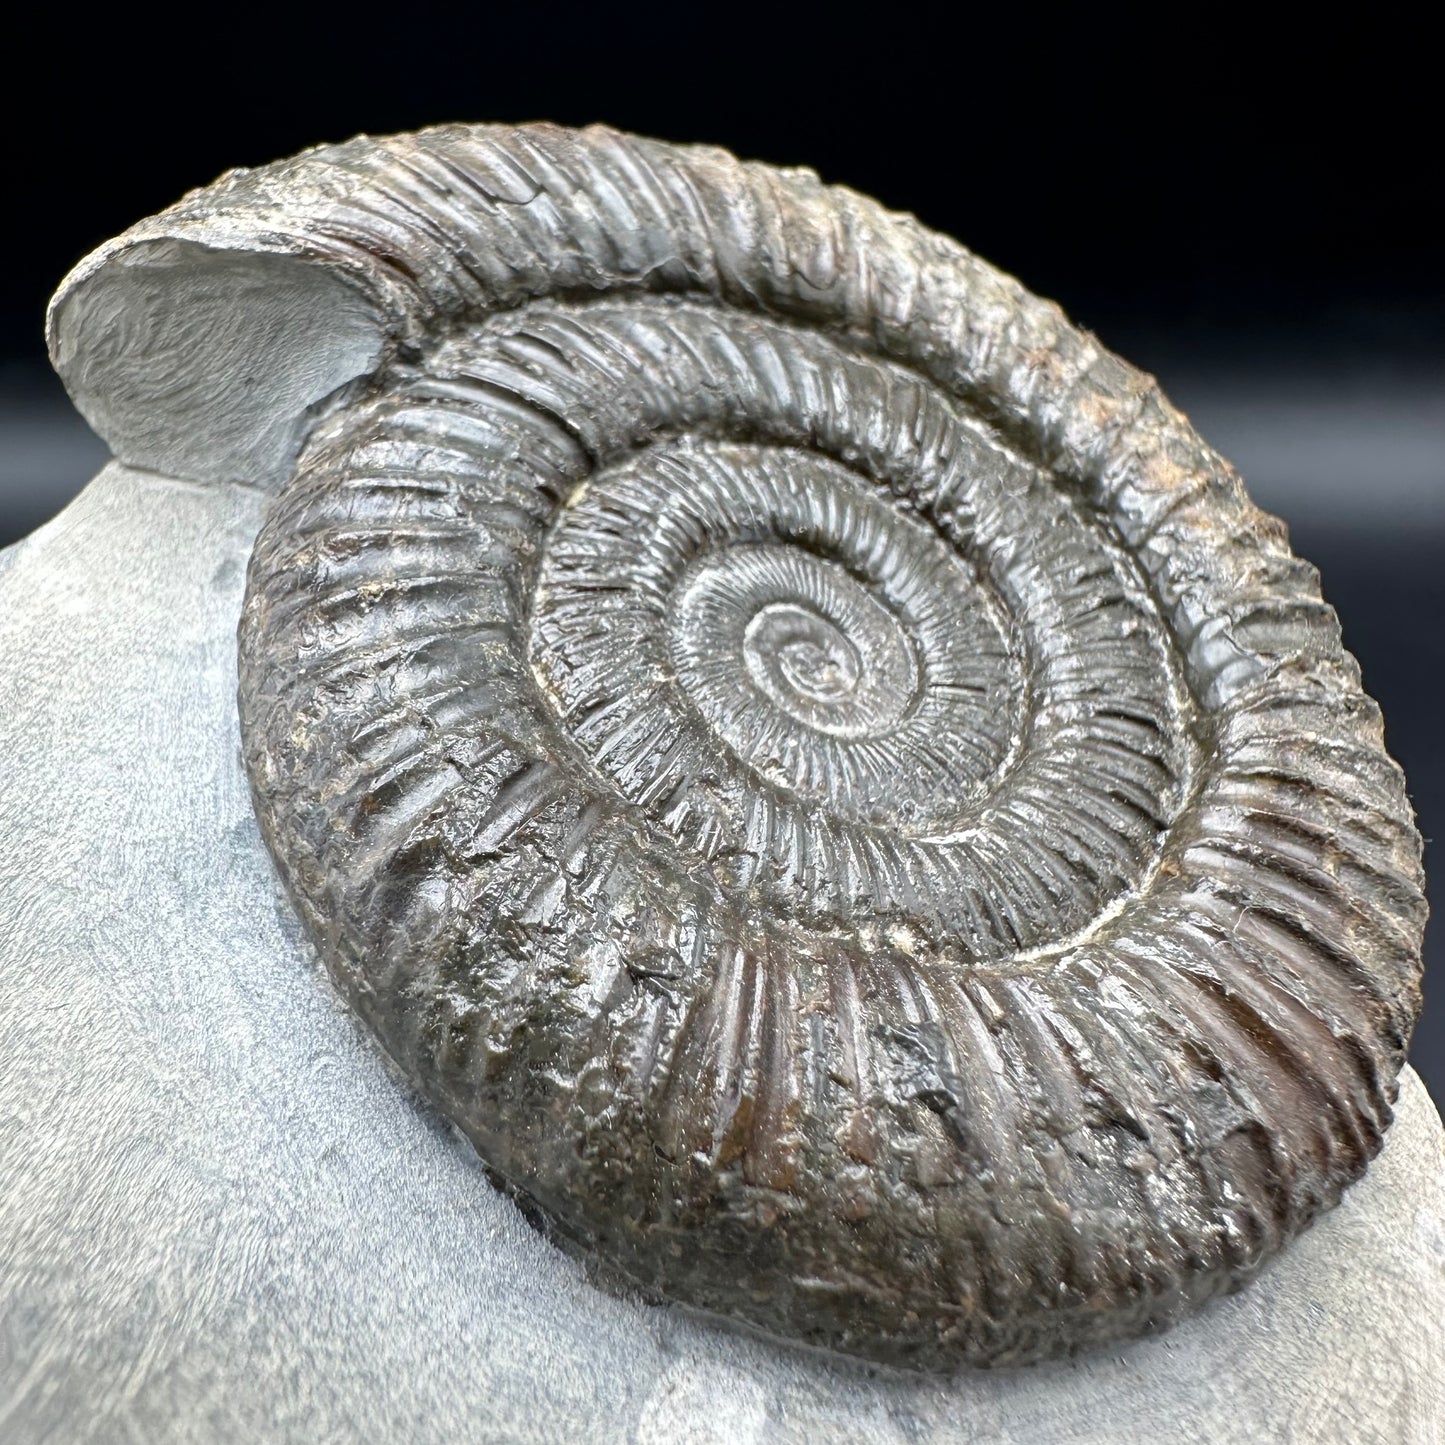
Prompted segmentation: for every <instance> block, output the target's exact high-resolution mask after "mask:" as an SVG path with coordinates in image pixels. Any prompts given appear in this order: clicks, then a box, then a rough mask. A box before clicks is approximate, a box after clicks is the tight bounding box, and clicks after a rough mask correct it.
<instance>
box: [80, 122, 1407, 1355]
mask: <svg viewBox="0 0 1445 1445" xmlns="http://www.w3.org/2000/svg"><path fill="white" fill-rule="evenodd" d="M52 338H53V351H54V356H55V360H56V365H57V367H58V369H59V370H60V371H61V373H62V375H63V376H64V377H65V379H66V382H67V384H68V386H69V387H70V390H71V392H72V395H73V396H74V397H75V399H76V401H77V404H78V405H79V406H80V407H81V409H82V411H84V412H85V414H86V416H87V417H88V418H89V419H90V420H91V422H92V424H93V425H94V426H95V427H96V429H97V430H98V431H100V432H101V434H102V435H103V436H105V437H106V439H107V440H109V441H110V442H111V443H112V445H113V446H114V447H115V449H116V450H117V452H118V454H120V455H122V456H123V457H124V458H125V460H127V461H128V462H130V463H132V464H133V465H136V466H142V467H152V468H155V469H157V470H160V471H165V472H169V473H173V474H177V475H182V476H196V477H202V478H210V479H227V478H239V479H241V480H247V481H252V482H258V483H264V484H267V485H272V486H279V491H278V493H277V495H276V497H275V499H274V501H273V503H272V504H271V506H270V509H269V512H268V516H267V519H266V521H265V524H264V526H263V528H262V531H261V534H260V537H259V540H258V542H257V544H256V547H255V551H254V553H253V556H252V560H251V563H250V570H249V577H248V583H247V599H246V605H245V611H244V616H243V619H242V624H241V633H240V660H241V676H240V714H241V724H242V733H243V741H244V750H245V759H246V766H247V769H248V772H249V775H250V779H251V784H252V789H253V793H254V798H255V805H256V811H257V815H258V818H259V820H260V823H261V826H262V829H263V832H264V835H265V838H266V840H267V843H268V845H269V847H270V849H271V852H272V854H273V856H274V858H275V861H276V864H277V866H278V868H279V870H280V872H281V874H282V876H283V878H284V879H285V882H286V887H287V889H288V891H289V894H290V897H291V899H292V900H293V902H294V903H295V905H296V907H297V909H298V911H299V912H300V914H301V916H302V917H303V919H304V920H305V922H306V924H307V927H308V929H309V932H310V935H311V937H312V939H313V941H314V943H315V945H316V948H317V949H318V951H319V953H320V955H321V957H322V958H323V960H324V961H325V963H326V965H327V967H328V969H329V970H330V972H331V974H332V976H333V977H334V978H335V980H336V983H337V985H338V987H339V988H340V989H341V991H342V993H343V994H344V996H345V997H346V998H347V999H348V1001H349V1002H350V1004H351V1006H352V1007H353V1008H354V1010H355V1011H356V1012H357V1013H358V1014H359V1015H360V1016H361V1017H362V1018H363V1019H365V1021H366V1022H367V1024H368V1025H369V1026H370V1028H371V1030H372V1031H373V1032H374V1033H375V1035H376V1037H377V1038H378V1039H379V1040H380V1042H381V1044H382V1046H383V1047H384V1048H385V1050H386V1051H387V1053H388V1054H389V1055H390V1056H391V1058H392V1059H393V1060H394V1061H395V1062H396V1063H397V1065H399V1066H400V1068H401V1070H402V1071H403V1072H404V1074H405V1075H406V1077H407V1078H408V1079H409V1080H411V1081H412V1082H413V1083H414V1084H415V1085H416V1086H417V1088H418V1089H419V1090H420V1091H421V1093H422V1094H423V1095H424V1096H425V1097H426V1099H427V1100H429V1101H430V1102H431V1103H432V1104H433V1105H434V1106H435V1107H436V1108H437V1109H438V1110H440V1111H441V1113H442V1114H444V1115H445V1116H446V1117H447V1118H449V1119H450V1120H452V1121H453V1122H454V1123H455V1124H457V1125H458V1126H459V1127H460V1128H461V1129H462V1130H463V1131H464V1132H465V1134H466V1135H467V1136H468V1137H469V1138H470V1139H471V1140H472V1142H473V1143H474V1144H475V1146H476V1147H477V1149H478V1151H479V1152H480V1154H481V1155H482V1157H483V1158H484V1159H485V1160H486V1161H487V1162H488V1163H489V1164H490V1165H491V1166H492V1167H493V1168H494V1169H495V1170H496V1171H497V1172H498V1173H499V1174H500V1176H501V1177H502V1178H504V1179H505V1180H506V1181H507V1182H508V1184H509V1185H510V1186H511V1187H512V1188H513V1189H515V1190H516V1191H518V1192H519V1193H520V1194H521V1195H523V1196H525V1198H526V1199H527V1200H529V1201H531V1202H532V1203H533V1204H534V1205H536V1206H537V1207H538V1208H539V1209H540V1211H541V1212H542V1214H543V1215H544V1216H545V1217H546V1219H547V1221H548V1222H549V1224H550V1226H551V1227H552V1229H553V1230H554V1231H555V1233H556V1234H557V1236H558V1237H559V1238H561V1239H563V1240H565V1241H566V1242H568V1243H569V1244H570V1245H571V1246H572V1247H574V1248H576V1249H577V1250H579V1251H580V1252H582V1253H583V1254H584V1255H586V1256H587V1257H588V1258H589V1259H591V1260H593V1261H595V1263H596V1264H597V1266H598V1269H599V1274H600V1277H602V1278H604V1279H612V1280H615V1281H618V1282H621V1283H623V1284H626V1285H632V1286H635V1287H638V1288H640V1289H641V1290H643V1291H644V1292H645V1293H647V1294H649V1295H651V1296H654V1297H658V1298H666V1299H671V1300H676V1301H680V1302H684V1303H687V1304H690V1305H694V1306H698V1307H701V1308H703V1309H706V1310H710V1311H716V1312H719V1313H721V1314H724V1315H727V1316H729V1317H731V1318H733V1319H736V1320H739V1321H742V1322H745V1323H747V1324H749V1325H752V1326H755V1327H757V1328H759V1329H762V1330H765V1331H768V1332H771V1333H775V1334H779V1335H782V1336H786V1337H788V1338H790V1339H795V1340H801V1341H805V1342H808V1343H811V1344H816V1345H822V1346H825V1347H828V1348H831V1349H835V1350H841V1351H844V1352H848V1353H854V1354H859V1355H864V1356H868V1357H871V1358H874V1359H878V1360H885V1361H890V1362H898V1363H905V1364H915V1365H923V1366H941V1365H948V1364H952V1363H957V1362H959V1361H964V1360H967V1361H973V1362H978V1363H1006V1362H1017V1361H1027V1360H1035V1359H1039V1358H1041V1357H1045V1356H1049V1355H1054V1354H1058V1353H1062V1352H1065V1351H1069V1350H1072V1349H1076V1348H1079V1347H1084V1346H1091V1345H1097V1344H1101V1343H1104V1342H1107V1341H1111V1340H1117V1339H1120V1338H1123V1337H1127V1336H1133V1335H1138V1334H1142V1333H1146V1332H1149V1331H1152V1330H1155V1329H1158V1328H1161V1327H1163V1326H1165V1325H1167V1324H1169V1323H1171V1322H1173V1321H1174V1320H1176V1319H1178V1318H1179V1317H1180V1316H1181V1315H1183V1314H1185V1313H1186V1312H1188V1311H1189V1310H1191V1309H1193V1308H1195V1307H1196V1306H1198V1305H1199V1304H1201V1303H1202V1302H1203V1301H1205V1300H1207V1299H1209V1298H1210V1297H1212V1296H1214V1295H1217V1294H1220V1293H1222V1292H1225V1291H1228V1290H1231V1289H1233V1288H1235V1287H1237V1286H1239V1285H1240V1284H1242V1283H1243V1282H1245V1281H1246V1280H1248V1279H1249V1278H1250V1277H1251V1276H1252V1275H1254V1274H1255V1272H1256V1271H1257V1270H1258V1269H1259V1268H1260V1266H1261V1265H1262V1264H1263V1263H1264V1262H1265V1261H1266V1260H1267V1259H1268V1258H1269V1257H1270V1256H1271V1255H1273V1254H1274V1253H1275V1252H1276V1251H1278V1250H1279V1249H1281V1248H1282V1247H1283V1246H1284V1245H1286V1244H1287V1243H1288V1241H1289V1240H1290V1239H1291V1238H1292V1237H1294V1236H1295V1235H1297V1234H1298V1233H1299V1232H1300V1231H1301V1230H1303V1229H1304V1228H1305V1227H1307V1226H1308V1225H1309V1224H1310V1223H1311V1221H1312V1220H1313V1219H1314V1218H1315V1217H1316V1216H1317V1215H1318V1214H1319V1213H1320V1212H1321V1211H1322V1210H1324V1209H1327V1208H1328V1207H1330V1206H1331V1205H1332V1204H1334V1203H1335V1202H1336V1201H1337V1200H1338V1198H1339V1196H1340V1193H1341V1191H1342V1190H1343V1189H1344V1188H1345V1187H1346V1186H1347V1185H1348V1184H1350V1183H1351V1182H1352V1181H1353V1180H1355V1179H1357V1178H1358V1177H1359V1176H1360V1175H1361V1174H1362V1172H1363V1171H1364V1169H1365V1168H1366V1165H1367V1164H1368V1162H1369V1160H1370V1159H1371V1157H1372V1156H1373V1155H1374V1154H1375V1153H1376V1152H1377V1150H1378V1149H1379V1147H1380V1144H1381V1140H1382V1138H1383V1135H1384V1131H1385V1129H1386V1128H1387V1126H1388V1124H1389V1121H1390V1117H1391V1103H1392V1101H1393V1099H1394V1097H1395V1092H1396V1082H1397V1077H1398V1075H1399V1072H1400V1069H1401V1067H1402V1065H1403V1062H1404V1056H1405V1046H1406V1043H1407V1041H1408V1037H1409V1033H1410V1029H1411V1026H1412V1024H1413V1021H1414V1018H1415V1015H1416V1013H1417V1011H1418V1006H1419V976H1420V942H1421V931H1422V928H1423V923H1424V903H1423V898H1422V893H1421V881H1422V880H1421V872H1420V840H1419V838H1418V835H1417V834H1416V832H1415V829H1414V826H1413V822H1412V818H1411V813H1410V809H1409V805H1408V802H1407V800H1406V797H1405V791H1404V786H1403V780H1402V778H1401V775H1400V772H1399V770H1398V768H1397V767H1396V766H1395V765H1394V763H1393V762H1391V760H1390V759H1389V758H1388V756H1387V755H1386V754H1385V752H1384V749H1383V744H1382V738H1381V728H1380V718H1379V712H1378V709H1377V708H1376V707H1375V705H1374V703H1373V702H1372V701H1371V700H1370V699H1369V698H1368V697H1367V696H1365V695H1364V693H1363V692H1362V691H1361V689H1360V684H1359V677H1358V673H1357V669H1356V667H1355V665H1354V662H1353V660H1352V659H1351V658H1350V657H1349V656H1348V655H1347V654H1346V653H1345V652H1344V651H1343V650H1342V648H1341V644H1340V637H1339V630H1338V627H1337V624H1336V621H1335V618H1334V615H1333V613H1332V612H1331V610H1330V609H1329V608H1328V607H1327V606H1326V605H1325V604H1324V603H1323V602H1322V601H1321V599H1320V595H1319V589H1318V583H1317V578H1316V574H1315V572H1314V570H1313V569H1312V568H1311V567H1309V566H1308V565H1307V564H1305V563H1303V562H1301V561H1299V560H1297V559H1296V558H1294V557H1293V556H1292V554H1291V553H1290V551H1289V548H1288V546H1287V544H1286V540H1285V536H1284V531H1283V528H1282V527H1281V526H1280V525H1279V524H1278V523H1277V522H1275V521H1274V520H1273V519H1271V518H1269V517H1266V516H1265V515H1263V514H1262V513H1260V512H1259V511H1258V510H1257V509H1256V508H1255V507H1254V506H1253V505H1252V504H1251V503H1250V502H1249V500H1248V498H1247V496H1246V495H1245V493H1244V491H1243V488H1242V487H1241V485H1240V482H1239V479H1238V478H1237V477H1236V475H1235V474H1234V473H1233V471H1232V470H1231V469H1230V468H1229V466H1228V465H1227V464H1226V463H1225V462H1224V461H1222V460H1221V459H1220V458H1219V457H1218V456H1217V455H1216V454H1215V453H1214V452H1212V451H1211V450H1210V449H1209V447H1208V446H1207V445H1206V444H1205V443H1204V442H1203V441H1202V440H1200V438H1199V437H1198V436H1196V435H1195V433H1194V432H1193V431H1192V430H1191V429H1190V427H1189V425H1188V424H1187V422H1186V421H1185V420H1184V418H1183V417H1182V416H1181V415H1180V414H1179V413H1178V412H1177V411H1175V410H1174V409H1173V408H1172V407H1170V406H1169V404H1168V403H1167V402H1166V401H1165V400H1164V399H1163V397H1162V396H1161V395H1160V393H1159V390H1158V388H1157V386H1156V385H1155V384H1154V382H1153V381H1152V380H1150V379H1149V378H1147V377H1145V376H1142V375H1141V374H1140V373H1138V372H1136V371H1134V370H1133V369H1131V368H1130V367H1129V366H1127V365H1126V364H1124V363H1123V362H1121V361H1120V360H1118V359H1117V358H1116V357H1114V356H1112V355H1110V354H1109V353H1108V352H1107V351H1105V350H1103V349H1102V348H1101V347H1100V346H1099V345H1098V344H1097V343H1096V342H1095V341H1093V339H1092V338H1090V337H1088V336H1087V335H1085V334H1083V333H1081V332H1079V331H1077V330H1076V329H1074V328H1073V327H1072V326H1070V325H1069V323H1068V322H1067V321H1066V320H1065V319H1064V317H1063V316H1062V315H1061V313H1060V312H1059V311H1058V309H1057V308H1056V307H1054V306H1053V305H1051V304H1049V303H1046V302H1043V301H1040V300H1038V299H1036V298H1034V297H1032V296H1031V295H1029V293H1027V292H1026V291H1024V290H1023V289H1022V288H1021V287H1020V286H1019V285H1018V284H1017V283H1016V282H1014V281H1012V280H1010V279H1009V278H1007V277H1005V276H1002V275H1000V274H999V273H998V272H996V271H994V270H993V269H992V268H990V267H989V266H987V265H986V264H984V263H983V262H981V261H979V260H978V259H977V258H975V257H973V256H972V255H970V254H969V253H968V252H967V251H965V250H964V249H963V248H962V247H960V246H959V245H957V244H956V243H954V242H953V241H950V240H948V239H946V238H944V237H940V236H937V235H935V234H933V233H930V232H928V231H927V230H925V229H924V228H922V227H921V226H919V225H918V224H917V223H916V222H915V221H913V220H912V219H911V218H908V217H902V216H897V215H893V214H890V213H888V212H886V211H884V210H883V209H881V208H880V207H879V206H878V205H876V204H875V203H874V202H872V201H869V200H867V199H865V198H863V197H860V196H857V195H855V194H853V193H851V192H849V191H846V190H842V189H837V188H830V187H825V186H823V185H821V184H820V183H819V182H818V181H817V180H816V179H815V178H814V177H813V176H812V175H811V174H809V173H807V172H802V171H783V170H777V169H773V168H771V167H768V166H763V165H754V164H743V163H740V162H738V161H737V160H735V159H734V158H733V157H731V156H730V155H727V154H726V153H724V152H721V151H718V150H713V149H701V148H690V147H681V146H674V145H668V144H664V143H662V142H657V141H650V140H644V139H639V138H636V137H630V136H624V135H619V134H617V133H614V132H612V131H607V130H601V129H593V130H587V131H580V132H574V131H568V130H563V129H559V128H556V127H551V126H528V127H518V128H500V127H484V126H478V127H454V128H446V129H439V130H435V131H428V132H423V133H420V134H416V135H411V136H400V137H393V138H390V139H386V140H379V141H378V140H370V139H359V140H355V141H352V142H349V143H347V144H345V145H340V146H333V147H327V148H323V149H320V150H317V151H312V152H308V153H306V154H304V155H302V156H300V157H297V158H296V159H294V160H290V161H284V162H280V163H278V164H276V165H272V166H267V167H264V168H261V169H259V170H255V171H244V172H234V173H232V174H230V175H228V176H227V177H225V178H223V179H222V180H221V181H220V182H218V183H217V184H216V185H214V186H212V187H209V188H207V189H205V190H201V191H198V192H195V193H193V194H192V195H191V196H189V197H187V198H186V199H185V200H184V201H183V202H181V203H180V205H178V206H177V207H175V208H174V209H172V210H170V211H167V212H165V213H163V214H161V215H160V216H157V217H155V218H152V219H151V220H149V221H146V222H143V223H142V224H141V225H140V226H138V227H136V228H134V229H133V230H132V231H130V232H128V233H126V234H125V235H124V236H122V237H120V238H119V239H118V240H117V241H115V242H112V243H111V244H110V245H108V246H107V247H105V248H102V250H101V251H99V252H97V253H96V255H95V256H93V257H91V258H90V259H89V260H88V261H86V262H84V263H83V264H82V265H81V266H80V267H79V268H78V269H77V270H76V272H74V273H73V274H72V276H71V277H70V278H69V280H68V281H67V283H66V284H65V286H64V287H63V288H62V290H61V291H60V293H59V294H58V296H57V299H56V302H55V304H54V308H53V312H52ZM203 416H204V417H205V418H206V424H205V425H204V426H200V425H194V426H193V425H190V424H189V422H190V421H191V420H193V419H196V418H200V417H203Z"/></svg>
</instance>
